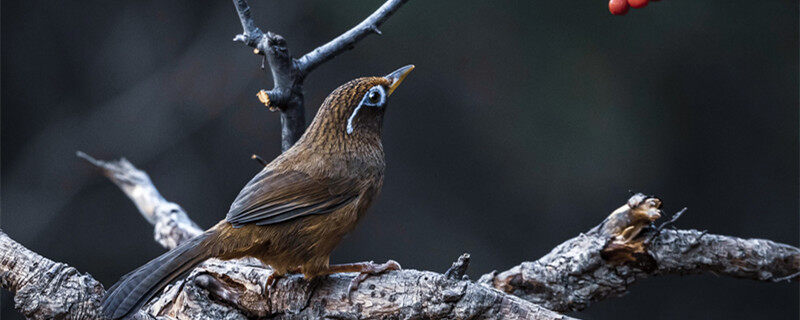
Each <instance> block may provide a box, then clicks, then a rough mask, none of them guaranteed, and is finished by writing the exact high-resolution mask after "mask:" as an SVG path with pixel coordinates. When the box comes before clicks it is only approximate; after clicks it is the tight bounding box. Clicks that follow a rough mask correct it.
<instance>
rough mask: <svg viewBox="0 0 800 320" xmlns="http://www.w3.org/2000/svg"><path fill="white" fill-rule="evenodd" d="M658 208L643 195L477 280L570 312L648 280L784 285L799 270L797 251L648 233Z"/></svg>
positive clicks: (691, 234)
mask: <svg viewBox="0 0 800 320" xmlns="http://www.w3.org/2000/svg"><path fill="white" fill-rule="evenodd" d="M660 205H661V201H660V200H658V199H656V198H647V197H645V196H644V195H641V194H637V195H635V196H633V197H632V198H631V199H630V200H629V202H628V204H626V205H624V206H622V207H620V208H619V209H617V210H616V211H614V213H612V214H611V215H610V216H609V217H608V218H607V219H606V220H605V221H604V222H603V223H602V224H601V225H599V226H597V227H596V228H594V229H592V230H591V231H589V232H588V233H586V234H581V235H579V236H577V237H575V238H572V239H570V240H567V241H566V242H564V243H562V244H561V245H559V246H558V247H556V248H555V249H553V250H552V251H551V252H550V253H548V254H547V255H545V256H544V257H542V258H540V259H539V260H537V261H534V262H523V263H522V264H520V265H518V266H515V267H513V268H511V269H509V270H507V271H504V272H501V273H499V274H497V273H490V274H486V275H484V276H483V277H481V280H479V282H480V283H483V284H486V285H489V286H492V287H494V288H496V289H499V290H502V291H504V292H507V293H513V294H515V295H518V296H520V297H522V298H524V299H526V300H528V301H531V302H533V303H536V304H539V305H542V306H543V307H545V308H548V309H551V310H554V311H557V312H567V311H573V310H582V309H585V308H586V307H588V306H589V304H590V303H591V302H595V301H600V300H604V299H607V298H610V297H616V296H619V295H622V294H624V293H626V292H627V291H628V287H629V286H630V285H631V284H632V283H634V282H635V281H636V280H638V279H643V278H647V277H649V276H656V275H663V274H696V273H703V272H712V273H714V274H718V275H726V276H731V277H735V278H744V279H753V280H760V281H778V280H786V279H784V278H785V277H791V275H794V274H797V273H798V272H800V249H798V248H796V247H792V246H789V245H785V244H780V243H775V242H772V241H769V240H761V239H740V238H736V237H731V236H722V235H709V234H705V232H701V231H697V230H662V231H660V232H658V231H657V229H652V228H647V227H648V226H649V225H651V223H652V221H654V220H655V219H658V217H660V216H661V213H660V210H659V207H660ZM794 280H796V278H794Z"/></svg>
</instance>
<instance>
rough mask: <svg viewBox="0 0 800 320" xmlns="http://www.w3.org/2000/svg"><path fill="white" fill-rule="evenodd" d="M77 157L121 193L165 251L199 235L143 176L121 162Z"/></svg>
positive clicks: (194, 226)
mask: <svg viewBox="0 0 800 320" xmlns="http://www.w3.org/2000/svg"><path fill="white" fill-rule="evenodd" d="M77 155H78V157H81V158H83V159H86V161H89V163H91V164H93V165H95V166H96V167H98V168H100V169H101V170H102V171H103V174H105V176H106V177H108V178H109V179H111V181H112V182H114V184H116V185H117V186H118V187H119V188H120V189H122V192H125V195H127V196H128V198H130V199H131V201H133V204H135V205H136V208H138V209H139V213H141V214H142V216H143V217H144V218H145V219H147V222H150V224H152V225H153V226H155V230H154V236H155V239H156V241H157V242H158V243H160V244H161V245H162V246H164V247H165V248H167V249H172V248H174V247H176V246H178V244H179V243H181V242H183V241H185V240H188V239H191V238H194V237H196V236H197V235H199V234H201V233H203V230H202V229H200V227H198V226H197V224H195V223H194V221H192V219H190V218H189V215H187V214H186V211H184V210H183V208H181V206H179V205H178V204H176V203H174V202H170V201H167V200H166V199H164V197H162V196H161V193H159V192H158V190H157V189H156V187H155V186H154V185H153V182H152V181H150V177H149V176H148V175H147V173H145V172H144V171H142V170H139V169H137V168H136V167H134V166H133V164H131V163H130V162H128V160H126V159H125V158H122V159H120V160H118V161H102V160H97V159H95V158H92V157H91V156H89V155H87V154H85V153H83V152H80V151H78V152H77Z"/></svg>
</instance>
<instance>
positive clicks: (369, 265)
mask: <svg viewBox="0 0 800 320" xmlns="http://www.w3.org/2000/svg"><path fill="white" fill-rule="evenodd" d="M400 269H402V268H401V267H400V264H399V263H397V261H394V260H389V261H386V263H381V264H377V263H375V262H372V261H370V262H356V263H347V264H334V265H331V266H328V268H327V269H325V270H321V271H320V272H319V273H317V274H316V276H323V275H330V274H334V273H345V272H358V273H359V274H358V275H357V276H356V277H355V278H353V280H352V281H350V286H349V287H348V290H347V297H348V298H349V297H350V292H352V291H354V290H356V289H358V285H359V284H361V282H362V281H364V280H365V279H367V278H368V277H369V276H372V275H377V274H381V273H383V272H386V271H390V270H400Z"/></svg>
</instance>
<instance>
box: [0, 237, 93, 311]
mask: <svg viewBox="0 0 800 320" xmlns="http://www.w3.org/2000/svg"><path fill="white" fill-rule="evenodd" d="M0 284H2V286H3V288H5V289H7V290H9V291H11V292H14V293H16V294H15V295H14V306H15V307H16V308H17V310H19V312H21V313H22V314H23V315H24V316H25V317H27V318H28V319H93V318H96V317H98V315H99V314H100V312H99V307H100V300H101V299H102V297H103V294H104V293H105V290H103V285H101V284H100V282H97V280H95V279H94V278H92V276H90V275H88V274H81V273H80V272H78V270H75V268H73V267H70V266H68V265H66V264H63V263H58V262H54V261H52V260H50V259H47V258H45V257H42V256H40V255H38V254H36V253H35V252H33V251H30V250H28V248H25V247H23V246H22V245H21V244H19V243H17V242H16V241H14V240H12V239H11V238H9V237H8V235H6V234H5V233H4V232H2V231H0Z"/></svg>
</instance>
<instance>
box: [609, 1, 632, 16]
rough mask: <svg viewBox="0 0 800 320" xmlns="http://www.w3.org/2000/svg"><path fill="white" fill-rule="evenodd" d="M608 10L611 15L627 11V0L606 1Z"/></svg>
mask: <svg viewBox="0 0 800 320" xmlns="http://www.w3.org/2000/svg"><path fill="white" fill-rule="evenodd" d="M608 11H610V12H611V14H613V15H617V16H621V15H624V14H626V13H628V1H627V0H609V1H608Z"/></svg>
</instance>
